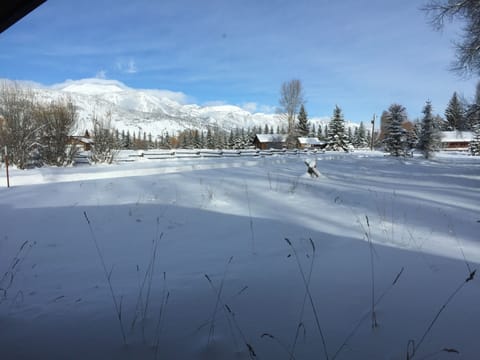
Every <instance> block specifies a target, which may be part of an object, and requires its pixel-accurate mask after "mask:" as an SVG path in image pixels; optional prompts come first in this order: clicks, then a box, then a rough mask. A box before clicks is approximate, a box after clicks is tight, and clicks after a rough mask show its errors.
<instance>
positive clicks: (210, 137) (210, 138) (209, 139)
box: [205, 128, 215, 149]
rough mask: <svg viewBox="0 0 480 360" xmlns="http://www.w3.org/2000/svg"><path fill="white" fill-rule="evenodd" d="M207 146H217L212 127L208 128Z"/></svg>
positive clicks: (210, 147) (208, 147) (211, 147)
mask: <svg viewBox="0 0 480 360" xmlns="http://www.w3.org/2000/svg"><path fill="white" fill-rule="evenodd" d="M205 145H206V147H207V149H214V148H215V142H214V139H213V134H212V130H210V128H208V129H207V139H206V144H205Z"/></svg>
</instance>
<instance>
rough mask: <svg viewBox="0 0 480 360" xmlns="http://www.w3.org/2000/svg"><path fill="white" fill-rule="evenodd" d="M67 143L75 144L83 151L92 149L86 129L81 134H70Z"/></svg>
mask: <svg viewBox="0 0 480 360" xmlns="http://www.w3.org/2000/svg"><path fill="white" fill-rule="evenodd" d="M69 144H70V145H73V146H76V147H77V148H79V149H81V150H83V151H89V150H91V149H92V145H93V139H92V138H91V137H90V134H89V133H88V130H87V131H85V135H83V136H70V138H69Z"/></svg>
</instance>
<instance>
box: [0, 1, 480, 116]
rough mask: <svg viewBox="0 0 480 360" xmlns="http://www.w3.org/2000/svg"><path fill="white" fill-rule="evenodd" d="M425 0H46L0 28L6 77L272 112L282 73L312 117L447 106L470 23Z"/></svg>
mask: <svg viewBox="0 0 480 360" xmlns="http://www.w3.org/2000/svg"><path fill="white" fill-rule="evenodd" d="M423 4H424V1H422V0H418V1H413V0H404V1H394V0H371V1H363V0H339V1H330V0H241V1H240V0H190V1H187V0H161V1H160V0H158V1H157V0H136V1H131V0H128V1H126V0H115V1H113V0H111V1H107V0H96V1H90V0H82V1H73V0H48V1H47V2H46V3H45V4H43V5H42V6H40V7H39V8H38V9H37V10H35V11H34V12H33V13H31V14H29V15H28V16H27V17H26V18H24V19H22V20H21V21H20V22H18V23H17V24H16V25H14V26H13V27H11V28H10V29H8V30H7V31H5V32H4V33H2V34H0V78H8V79H15V80H29V81H35V82H39V83H41V84H44V85H53V84H56V83H62V82H64V81H65V80H68V79H73V80H77V79H83V78H91V77H105V78H107V79H115V80H119V81H121V82H123V83H124V84H126V85H127V86H129V87H133V88H144V89H165V90H171V91H175V92H181V93H183V94H185V101H188V102H195V103H198V104H211V103H227V104H234V105H239V106H244V107H246V108H248V109H250V110H256V111H274V109H275V107H276V106H277V104H278V98H279V89H280V86H281V84H282V82H284V81H288V80H290V79H293V78H298V79H300V80H301V81H302V83H303V85H304V90H305V94H306V98H307V104H306V108H307V111H308V113H309V115H310V116H330V115H331V114H332V112H333V108H334V106H335V105H337V104H338V105H339V106H340V107H341V108H342V109H343V112H344V115H345V117H346V118H347V119H349V120H353V121H356V122H359V121H362V120H363V121H369V120H370V119H371V117H372V115H373V113H376V114H377V115H379V114H381V112H382V111H383V110H385V109H387V108H388V107H389V105H390V104H391V103H393V102H397V103H400V104H402V105H404V106H405V107H406V108H407V112H408V114H409V116H410V117H411V118H416V117H420V116H421V110H422V107H423V105H424V103H425V101H426V100H430V101H432V104H433V107H434V110H435V112H437V113H440V114H443V112H444V109H445V106H446V105H447V103H448V100H449V99H450V97H451V96H452V93H453V92H454V91H457V92H459V93H461V94H463V95H464V96H465V97H466V98H467V99H470V98H472V97H473V94H474V90H475V84H476V82H477V80H478V79H477V78H471V79H462V78H460V77H458V76H457V75H455V74H453V73H452V72H450V71H449V70H448V69H449V66H450V63H451V61H452V60H453V59H454V52H453V49H452V44H451V42H452V40H454V39H456V38H458V35H459V29H460V27H459V26H458V24H452V25H449V26H447V27H446V29H445V30H444V31H443V32H435V31H433V29H432V28H431V27H430V26H429V24H428V22H427V18H426V15H425V13H424V12H422V11H420V10H419V9H420V7H421V6H422V5H423Z"/></svg>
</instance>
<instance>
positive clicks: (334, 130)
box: [326, 106, 350, 152]
mask: <svg viewBox="0 0 480 360" xmlns="http://www.w3.org/2000/svg"><path fill="white" fill-rule="evenodd" d="M349 145H350V142H349V141H348V136H347V134H346V133H345V120H344V119H343V114H342V110H341V109H340V108H339V107H338V106H335V109H334V110H333V117H332V120H331V121H330V124H329V132H328V137H327V147H326V149H327V150H333V151H341V150H343V151H346V152H348V148H349Z"/></svg>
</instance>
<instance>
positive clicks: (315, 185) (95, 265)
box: [0, 152, 480, 360]
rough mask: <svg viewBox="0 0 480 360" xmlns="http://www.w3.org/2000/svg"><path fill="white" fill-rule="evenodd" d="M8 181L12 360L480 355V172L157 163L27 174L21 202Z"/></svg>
mask: <svg viewBox="0 0 480 360" xmlns="http://www.w3.org/2000/svg"><path fill="white" fill-rule="evenodd" d="M305 161H308V162H311V161H316V164H317V169H318V170H319V172H320V173H321V175H322V176H321V177H319V178H311V177H310V176H309V175H308V174H306V166H305V163H304V162H305ZM1 170H2V174H1V175H0V186H1V187H0V217H1V232H0V288H2V289H4V291H3V290H0V353H1V358H2V360H3V359H6V360H9V359H156V358H157V359H180V360H183V359H185V360H186V359H249V358H250V359H252V358H253V359H255V358H256V359H289V358H290V355H289V352H292V348H293V344H294V343H296V345H295V350H294V356H293V357H292V358H295V359H317V358H318V359H325V358H327V356H328V358H329V359H406V358H407V351H410V355H412V354H411V352H412V351H411V349H412V346H413V347H416V350H417V351H416V353H415V354H414V356H413V357H410V358H411V359H475V358H477V357H478V354H479V353H480V344H479V342H478V326H479V320H480V313H479V311H478V302H479V299H480V282H479V280H478V275H477V277H474V279H473V280H472V281H468V282H466V279H467V278H468V277H469V275H470V273H471V272H472V271H473V270H474V269H476V268H477V267H478V266H479V264H480V243H479V238H478V234H479V230H480V222H479V221H480V211H479V210H480V206H479V204H480V191H479V189H480V159H478V158H475V157H469V156H460V155H447V154H441V155H439V156H437V157H436V158H435V160H433V161H430V160H429V161H427V160H424V159H422V158H417V157H415V158H409V159H407V160H405V159H395V158H391V157H384V156H383V154H382V153H376V152H355V153H352V154H340V153H331V152H327V153H325V154H315V155H314V154H300V155H298V156H289V155H283V156H280V155H278V156H269V157H255V158H245V159H244V158H238V159H237V158H235V159H232V158H203V159H202V158H200V159H166V160H145V159H142V160H138V161H136V162H133V163H118V164H113V165H94V166H79V167H71V168H41V169H33V170H24V171H20V170H17V169H10V170H11V171H10V174H11V184H12V187H11V188H10V189H7V188H6V187H5V180H6V179H5V172H4V170H5V169H4V168H2V169H1ZM85 215H86V217H87V218H88V220H89V221H90V224H89V223H88V222H87V218H86V217H85ZM161 234H163V235H161ZM286 238H287V239H289V241H290V242H291V244H292V246H293V247H291V246H290V245H289V244H288V242H287V241H286V240H285V239H286ZM310 239H311V240H312V241H313V244H314V246H315V253H314V252H313V248H312V243H311V241H310ZM96 244H97V245H98V249H99V251H100V254H101V256H102V258H103V261H104V264H105V271H106V273H105V271H104V269H103V267H102V262H101V259H100V257H99V252H98V251H97V248H96ZM22 245H23V247H22ZM155 246H157V249H156V252H155V254H156V255H155V257H154V256H153V254H154V249H155ZM293 248H294V249H295V251H293ZM296 256H298V258H296ZM297 259H298V260H297ZM149 264H151V265H149ZM372 264H373V267H372ZM299 265H300V266H301V270H300V266H299ZM149 269H150V270H149ZM151 269H153V271H152V270H151ZM310 269H312V270H311V274H310ZM372 269H373V271H372ZM402 269H403V270H402ZM302 272H303V276H305V280H306V282H307V283H308V292H307V291H306V288H307V287H306V286H305V283H304V281H303V279H302ZM372 273H373V280H374V285H373V286H372ZM4 274H5V275H4ZM399 274H400V275H399ZM397 277H398V279H397V281H396V282H395V284H394V285H393V283H394V280H395V279H396V278H397ZM107 278H109V279H110V280H111V285H112V290H113V293H114V296H115V301H116V303H117V306H118V308H119V309H120V313H121V320H122V325H123V329H124V333H125V337H126V342H127V345H124V344H123V340H122V333H121V330H120V328H121V327H120V325H119V320H118V318H117V314H116V310H115V306H114V302H113V300H112V295H111V292H110V288H109V283H108V281H107ZM142 284H144V285H143V287H142ZM372 290H373V297H374V301H376V305H375V307H374V310H375V315H376V321H377V323H378V327H376V328H375V329H372V327H371V324H372V320H371V319H372V316H371V314H372V312H371V310H372ZM457 290H458V291H457ZM456 291H457V292H456ZM167 294H168V295H167ZM308 294H310V295H311V299H312V302H313V307H312V303H311V302H310V299H309V296H308ZM452 296H453V297H452ZM147 299H148V301H147ZM167 299H168V300H167ZM449 299H450V300H449ZM147 303H148V305H147ZM225 305H227V306H228V308H227V307H226V306H225ZM313 310H315V312H316V314H317V318H318V324H319V325H320V328H321V330H322V334H323V337H324V343H325V345H326V350H325V349H324V346H323V343H322V337H321V335H320V332H319V329H318V326H317V325H318V324H317V322H316V319H315V313H314V311H313ZM437 315H438V319H436V320H435V318H436V316H437ZM134 320H135V321H134ZM432 323H433V325H432V326H431V330H430V331H427V330H428V329H429V326H430V325H431V324H432ZM158 324H160V326H157V325H158ZM297 329H298V330H299V336H298V337H297V340H296V341H295V338H296V336H295V334H296V332H297ZM425 334H426V335H425ZM262 335H263V336H262ZM424 335H425V336H424ZM422 338H423V341H422ZM410 340H413V341H414V344H413V345H410V350H408V347H407V345H408V343H409V341H410ZM246 344H248V345H246ZM342 344H343V346H342ZM248 346H250V347H251V349H252V350H253V351H254V352H255V356H253V353H252V352H249V349H248ZM444 349H450V350H451V351H453V350H455V351H458V352H459V354H457V353H454V352H446V351H444ZM325 354H327V356H326V355H325Z"/></svg>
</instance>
